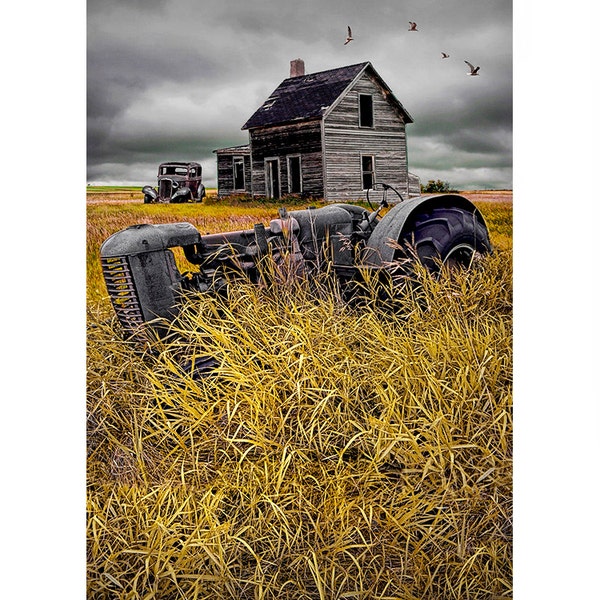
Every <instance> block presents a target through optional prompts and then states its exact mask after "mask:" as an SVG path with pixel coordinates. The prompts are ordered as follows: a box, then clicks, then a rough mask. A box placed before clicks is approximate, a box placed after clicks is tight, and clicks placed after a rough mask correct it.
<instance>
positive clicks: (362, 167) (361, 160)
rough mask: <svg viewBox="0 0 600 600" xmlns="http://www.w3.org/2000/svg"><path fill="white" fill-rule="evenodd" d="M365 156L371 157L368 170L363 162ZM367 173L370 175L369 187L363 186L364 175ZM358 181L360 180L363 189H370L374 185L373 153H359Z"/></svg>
mask: <svg viewBox="0 0 600 600" xmlns="http://www.w3.org/2000/svg"><path fill="white" fill-rule="evenodd" d="M365 158H369V159H371V169H370V170H366V169H365V163H364V160H365ZM367 173H368V174H369V176H370V177H371V187H366V186H365V175H366V174H367ZM360 182H361V186H362V190H363V191H366V190H372V189H373V187H374V186H375V184H376V178H375V155H374V154H361V155H360Z"/></svg>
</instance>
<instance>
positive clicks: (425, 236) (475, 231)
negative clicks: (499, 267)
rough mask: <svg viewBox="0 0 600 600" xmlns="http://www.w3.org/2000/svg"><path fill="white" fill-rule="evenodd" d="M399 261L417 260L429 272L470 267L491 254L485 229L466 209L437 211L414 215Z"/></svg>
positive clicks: (406, 229)
mask: <svg viewBox="0 0 600 600" xmlns="http://www.w3.org/2000/svg"><path fill="white" fill-rule="evenodd" d="M399 241H400V248H398V250H397V251H396V256H395V258H396V259H399V260H402V259H406V258H418V260H419V262H421V264H423V265H424V266H425V267H426V268H427V269H428V270H429V271H431V272H433V273H438V272H439V271H440V269H441V268H442V266H444V265H445V266H448V267H449V268H455V267H465V268H468V267H470V266H471V264H472V262H473V260H474V258H476V257H477V256H478V255H483V254H487V253H488V252H491V245H490V241H489V237H488V233H487V229H486V227H485V225H484V224H483V223H482V222H481V221H480V220H478V219H477V218H476V217H475V215H474V214H473V213H471V212H469V211H468V210H465V209H464V208H459V207H436V208H432V209H431V210H429V211H428V212H418V213H416V214H415V215H411V217H410V221H409V222H408V223H407V227H406V228H405V230H404V234H403V236H402V240H399Z"/></svg>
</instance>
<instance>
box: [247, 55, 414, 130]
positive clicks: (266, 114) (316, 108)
mask: <svg viewBox="0 0 600 600" xmlns="http://www.w3.org/2000/svg"><path fill="white" fill-rule="evenodd" d="M366 68H369V69H370V70H371V71H372V72H373V74H374V75H375V76H376V77H377V79H378V81H379V83H380V84H381V85H382V87H383V88H384V89H385V90H387V92H389V97H390V99H391V100H392V102H393V103H394V104H396V106H397V107H398V108H399V109H400V111H401V112H402V113H403V114H404V116H405V118H406V121H407V122H408V123H412V118H411V117H410V115H409V114H408V113H407V112H406V110H405V109H404V107H403V106H402V104H400V102H398V100H397V99H396V98H395V97H394V95H393V94H392V93H391V91H390V90H389V88H388V87H387V85H386V84H385V83H384V81H383V80H382V79H381V77H380V76H379V75H378V74H377V73H376V71H375V69H373V67H372V65H371V63H369V62H363V63H358V64H356V65H350V66H347V67H340V68H337V69H330V70H328V71H321V72H319V73H310V74H308V75H302V76H299V77H289V78H288V79H284V80H283V81H282V82H281V83H280V84H279V87H277V89H276V90H275V91H274V92H273V93H272V94H271V95H270V96H269V97H268V98H267V99H266V100H265V101H264V103H263V105H262V106H261V107H260V108H259V109H258V110H257V111H256V112H255V113H254V114H253V115H252V116H251V117H250V118H249V119H248V121H246V123H245V125H244V126H243V127H242V129H252V128H254V127H265V126H268V125H281V124H283V123H289V122H291V121H304V120H307V119H314V118H320V117H322V116H323V114H324V113H325V111H326V110H327V109H328V108H329V107H330V106H331V105H332V104H333V103H334V102H335V101H336V100H337V99H338V98H339V97H340V95H341V94H342V93H343V92H344V90H345V89H346V88H347V87H348V86H349V85H350V84H351V83H352V82H353V81H354V80H355V79H356V77H357V76H358V75H359V74H361V73H362V72H363V71H364V70H365V69H366Z"/></svg>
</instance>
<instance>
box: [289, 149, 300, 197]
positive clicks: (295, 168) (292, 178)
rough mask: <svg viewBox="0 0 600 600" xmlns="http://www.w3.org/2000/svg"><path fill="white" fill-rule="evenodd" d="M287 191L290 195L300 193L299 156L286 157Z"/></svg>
mask: <svg viewBox="0 0 600 600" xmlns="http://www.w3.org/2000/svg"><path fill="white" fill-rule="evenodd" d="M288 189H289V192H290V194H301V193H302V165H301V162H300V157H299V156H289V157H288Z"/></svg>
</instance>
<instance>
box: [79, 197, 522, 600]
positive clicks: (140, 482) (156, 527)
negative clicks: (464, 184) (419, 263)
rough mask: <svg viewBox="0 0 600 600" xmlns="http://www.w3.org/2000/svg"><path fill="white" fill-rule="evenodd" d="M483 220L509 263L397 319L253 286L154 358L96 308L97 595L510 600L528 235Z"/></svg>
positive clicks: (320, 289) (369, 300)
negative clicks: (518, 267) (514, 239)
mask: <svg viewBox="0 0 600 600" xmlns="http://www.w3.org/2000/svg"><path fill="white" fill-rule="evenodd" d="M482 210H484V208H483V207H482ZM485 210H486V211H487V212H486V219H487V220H488V224H489V226H490V229H491V233H492V242H493V244H494V245H495V247H496V252H495V254H494V255H493V256H489V257H485V258H484V259H483V260H482V261H481V262H480V263H478V264H477V265H476V267H475V268H474V269H472V270H471V271H469V272H460V273H457V274H454V275H453V276H451V277H442V278H439V279H433V278H431V277H430V276H429V275H427V274H426V273H425V272H423V271H421V270H417V273H416V279H417V284H416V285H407V286H405V287H404V288H403V289H401V290H400V291H397V292H396V296H395V299H394V303H393V308H390V307H389V306H388V307H381V306H380V305H379V304H378V303H377V302H375V291H374V290H373V289H370V287H369V286H368V285H367V286H366V288H367V289H366V290H365V292H364V294H363V296H362V297H361V300H360V301H359V302H353V303H348V302H345V301H343V300H342V298H341V295H340V293H339V290H337V289H336V288H335V286H333V285H329V283H328V282H327V281H324V282H322V284H321V282H317V283H316V284H314V285H312V286H308V285H305V284H302V283H298V284H292V285H276V284H274V285H271V286H256V285H251V284H247V283H240V284H238V285H236V286H232V288H231V290H230V294H229V298H228V299H227V301H224V300H222V299H219V298H215V297H207V296H201V295H197V296H195V297H189V298H188V299H187V300H186V302H185V303H184V306H183V309H182V311H181V314H180V317H179V319H178V320H177V321H176V322H175V323H174V325H173V333H174V335H173V338H172V339H171V340H170V341H163V342H155V343H154V344H153V346H152V347H151V348H148V347H146V348H140V347H139V346H137V345H136V344H135V343H133V342H128V341H124V340H123V339H122V338H121V337H120V335H119V330H118V326H117V324H116V322H115V319H114V318H113V317H112V315H111V313H110V311H109V310H107V305H106V302H105V300H100V301H98V302H90V303H89V308H88V310H89V330H88V450H89V455H88V533H87V537H88V556H87V562H88V596H89V597H90V598H107V599H108V598H111V599H112V598H119V599H134V598H135V599H137V598H140V599H142V598H144V599H146V598H147V599H150V598H161V599H164V598H169V599H170V598H182V599H183V598H186V599H188V598H205V599H209V598H211V599H212V598H215V599H221V598H222V599H225V598H232V599H233V598H253V599H254V598H290V599H291V598H317V599H324V598H328V599H329V598H340V599H341V598H364V599H371V598H380V599H384V598H388V599H391V598H402V599H439V598H457V599H458V598H460V599H461V600H462V599H473V598H508V597H510V596H511V566H512V410H511V404H512V351H511V343H512V337H511V334H512V270H511V253H512V250H511V247H512V246H511V242H510V234H511V231H512V228H511V214H510V207H508V206H494V207H486V208H485ZM218 230H223V228H221V229H218ZM213 231H215V230H214V229H213ZM205 356H210V357H213V358H214V359H216V361H217V367H216V369H215V372H214V373H213V374H212V375H210V376H204V377H198V376H194V367H195V366H196V365H197V364H199V363H201V361H202V360H203V357H205Z"/></svg>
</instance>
